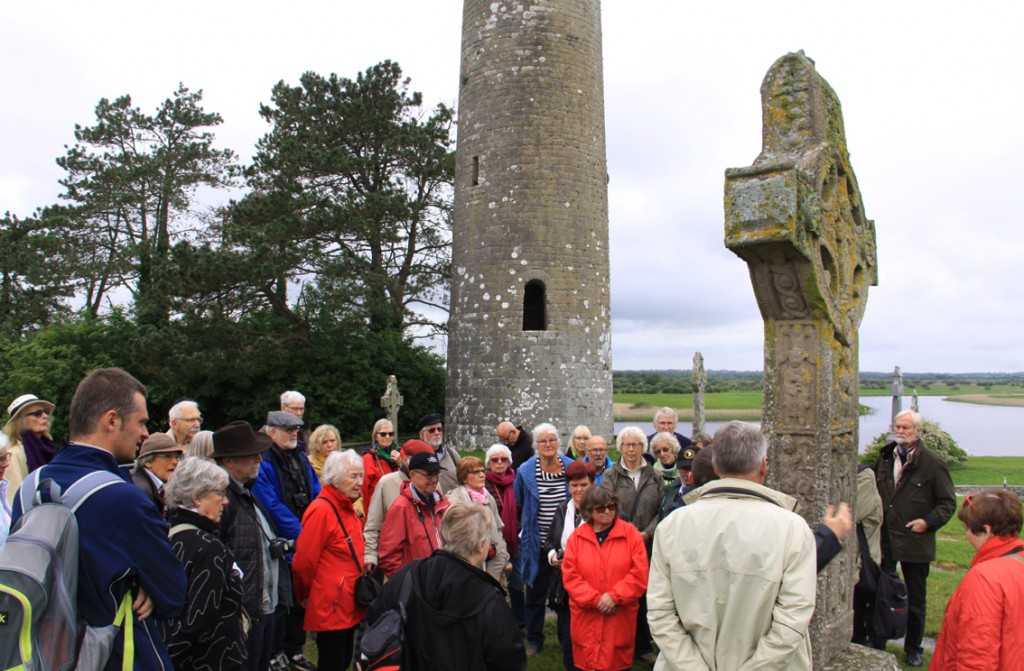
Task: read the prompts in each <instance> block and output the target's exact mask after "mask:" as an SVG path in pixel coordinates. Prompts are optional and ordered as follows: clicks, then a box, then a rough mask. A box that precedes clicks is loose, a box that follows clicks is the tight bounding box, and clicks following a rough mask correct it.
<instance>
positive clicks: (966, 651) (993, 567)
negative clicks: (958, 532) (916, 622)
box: [929, 489, 1024, 671]
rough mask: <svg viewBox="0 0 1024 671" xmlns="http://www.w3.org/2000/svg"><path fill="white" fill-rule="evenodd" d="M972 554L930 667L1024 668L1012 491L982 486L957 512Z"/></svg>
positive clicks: (1023, 608) (1017, 509)
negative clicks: (972, 556) (978, 492)
mask: <svg viewBox="0 0 1024 671" xmlns="http://www.w3.org/2000/svg"><path fill="white" fill-rule="evenodd" d="M958 517H959V518H960V521H961V522H963V523H964V526H965V527H966V528H967V540H968V541H969V542H970V544H971V545H973V546H974V549H975V550H977V554H975V555H974V560H973V561H971V570H969V571H968V572H967V575H965V576H964V579H963V580H962V581H961V582H960V586H959V587H957V588H956V591H955V592H953V596H952V597H950V599H949V605H947V606H946V615H945V617H943V619H942V629H941V630H940V631H939V640H938V641H937V642H936V644H935V654H934V655H932V663H931V666H930V667H929V669H930V670H931V671H936V670H941V671H968V670H977V671H982V670H984V671H1020V670H1021V669H1024V626H1021V620H1022V619H1024V541H1022V540H1021V539H1020V530H1021V523H1022V521H1024V513H1022V511H1021V504H1020V499H1018V498H1017V495H1016V494H1012V493H1011V492H1009V491H1006V490H1002V489H987V490H985V491H983V492H981V493H980V494H972V495H970V496H968V497H967V498H965V499H964V503H963V506H962V507H961V508H960V513H959V515H958Z"/></svg>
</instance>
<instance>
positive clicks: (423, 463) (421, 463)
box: [409, 452, 441, 473]
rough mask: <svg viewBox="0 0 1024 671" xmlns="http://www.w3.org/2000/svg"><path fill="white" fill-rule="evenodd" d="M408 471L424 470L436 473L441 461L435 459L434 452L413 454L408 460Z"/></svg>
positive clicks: (439, 468)
mask: <svg viewBox="0 0 1024 671" xmlns="http://www.w3.org/2000/svg"><path fill="white" fill-rule="evenodd" d="M409 470H410V471H425V472H427V473H437V472H439V471H440V470H441V462H439V461H438V460H437V455H436V454H425V453H423V452H421V453H419V454H415V455H413V457H412V459H410V460H409Z"/></svg>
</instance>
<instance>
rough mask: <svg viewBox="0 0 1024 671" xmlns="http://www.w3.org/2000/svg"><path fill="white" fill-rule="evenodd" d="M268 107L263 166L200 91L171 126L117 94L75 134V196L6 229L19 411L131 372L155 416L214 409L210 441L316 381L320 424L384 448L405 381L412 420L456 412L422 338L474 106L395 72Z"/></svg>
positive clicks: (439, 325)
mask: <svg viewBox="0 0 1024 671" xmlns="http://www.w3.org/2000/svg"><path fill="white" fill-rule="evenodd" d="M259 113H260V116H261V117H262V118H263V119H264V121H266V123H267V125H268V130H267V132H266V134H265V135H264V136H263V137H262V138H261V139H260V140H259V141H258V142H257V144H256V147H255V155H254V158H253V160H252V163H251V164H249V165H242V164H240V163H239V162H238V159H237V157H236V156H235V154H234V153H233V152H232V151H230V150H228V149H224V148H219V147H218V146H217V143H216V137H215V130H216V128H217V127H218V126H220V125H221V124H222V121H223V120H222V118H221V116H220V115H219V114H217V113H216V112H211V111H207V110H206V109H204V108H203V105H202V91H192V90H190V89H189V88H188V87H186V86H184V85H179V87H178V88H177V90H175V91H173V92H172V94H171V95H170V97H168V98H167V99H166V100H165V101H164V102H162V103H161V104H160V105H159V106H158V107H157V108H156V110H155V111H154V112H152V113H148V112H145V111H143V110H142V109H140V107H138V106H136V105H135V104H134V103H133V102H132V99H131V96H130V95H122V96H120V97H117V98H114V99H112V100H111V99H107V98H104V99H102V100H100V101H99V103H98V104H97V105H96V108H95V120H94V122H93V123H92V124H91V125H76V126H75V129H74V138H75V142H74V144H73V145H71V146H66V147H65V149H66V152H65V154H64V155H63V156H59V157H57V159H56V161H57V164H58V165H59V166H60V168H61V169H62V170H63V176H62V178H61V180H60V185H61V187H62V188H63V192H62V193H61V195H60V197H59V202H57V203H52V204H46V205H43V206H41V207H39V208H38V209H37V210H36V211H35V212H34V213H33V214H32V215H31V216H27V217H18V216H16V215H14V214H11V213H10V212H7V213H6V214H5V215H4V217H3V225H2V232H0V236H2V237H0V274H2V277H0V373H2V375H0V398H4V399H13V398H14V397H16V396H18V395H20V394H24V393H34V394H37V395H39V396H40V397H44V398H47V399H49V400H53V401H54V402H56V403H58V404H59V405H61V406H63V408H64V409H66V406H67V403H68V402H69V400H70V398H71V393H72V391H73V389H74V385H75V384H76V383H77V381H78V380H79V379H80V378H81V377H82V375H84V373H85V372H86V371H88V370H89V369H91V368H94V367H96V366H110V365H116V366H121V367H124V368H125V369H127V370H129V371H130V372H132V373H133V374H134V375H136V376H137V377H138V378H139V379H141V380H142V381H143V382H145V383H146V384H147V385H148V386H149V388H150V392H151V416H152V417H154V418H160V419H162V418H165V417H166V414H165V410H166V409H167V408H168V407H169V406H170V405H172V404H173V403H174V402H176V401H177V400H179V399H181V398H193V399H195V400H197V401H199V403H200V405H201V408H202V412H203V414H204V416H205V417H206V418H207V421H206V422H205V425H206V427H207V428H213V427H216V426H218V425H219V424H221V423H223V422H225V421H228V420H231V419H238V418H245V419H249V420H251V421H254V422H256V421H259V420H260V419H261V418H262V416H263V414H264V413H265V412H266V411H267V410H268V409H273V408H274V407H275V406H276V399H277V396H278V395H279V394H280V393H281V392H282V391H284V390H285V389H298V390H300V391H302V392H303V393H304V394H306V396H307V397H308V399H309V403H308V407H309V411H308V413H307V418H308V420H309V421H311V422H313V423H321V422H327V421H330V422H332V423H335V424H337V425H338V426H339V428H340V429H341V431H342V435H343V436H346V437H348V436H357V437H365V438H368V436H369V431H370V428H371V426H372V423H373V421H374V419H375V418H377V417H379V416H380V415H381V410H380V408H379V406H378V398H379V396H380V395H381V394H383V392H384V388H385V384H386V380H387V376H388V375H389V374H395V375H397V376H398V378H399V385H400V388H401V391H402V394H403V396H404V397H405V403H406V405H405V407H404V408H403V413H402V424H403V425H404V424H405V423H406V422H409V423H410V424H411V423H412V422H415V419H416V417H418V416H419V415H420V414H423V413H425V412H428V411H433V410H437V409H440V408H441V406H442V403H443V398H444V370H443V361H442V360H441V359H440V358H439V357H438V356H437V355H435V354H433V353H431V352H430V351H428V350H427V349H426V348H424V347H422V346H421V345H419V344H417V343H418V342H419V340H418V339H419V338H422V337H424V336H429V335H434V334H437V333H438V332H442V331H443V330H444V329H445V328H446V320H447V297H448V282H449V266H450V256H449V249H450V244H451V208H452V194H453V178H454V151H453V138H452V131H453V124H454V113H453V110H452V109H450V108H449V107H447V106H445V105H437V106H436V107H434V108H433V109H427V108H426V107H425V105H424V102H423V96H422V94H421V93H419V92H414V91H412V90H411V89H410V81H409V79H408V78H404V77H403V76H402V71H401V68H400V67H399V66H398V64H396V63H394V62H390V61H384V62H381V63H378V64H376V65H374V66H372V67H370V68H368V69H367V70H366V71H365V72H361V73H358V74H357V75H356V77H355V78H351V79H350V78H345V77H340V76H338V75H335V74H331V75H329V76H322V75H319V74H316V73H314V72H307V73H305V74H303V75H302V76H301V77H300V78H299V82H298V84H297V85H290V84H288V83H286V82H284V81H281V82H279V83H278V84H276V85H275V86H274V87H273V88H272V90H271V92H270V102H269V103H266V104H262V105H261V106H260V109H259ZM211 202H227V204H226V205H219V206H211V205H209V203H211ZM160 419H158V421H157V422H156V424H159V423H160ZM56 420H57V431H58V432H60V431H61V430H62V428H63V426H64V425H63V421H64V419H63V416H62V415H61V413H60V412H59V411H58V415H57V417H56ZM164 421H165V419H164ZM402 428H403V430H407V429H408V428H411V427H407V426H403V427H402Z"/></svg>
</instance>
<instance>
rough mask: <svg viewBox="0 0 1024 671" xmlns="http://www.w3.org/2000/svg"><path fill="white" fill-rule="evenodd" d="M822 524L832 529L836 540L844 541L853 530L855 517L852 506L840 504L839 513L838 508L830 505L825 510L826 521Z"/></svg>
mask: <svg viewBox="0 0 1024 671" xmlns="http://www.w3.org/2000/svg"><path fill="white" fill-rule="evenodd" d="M821 523H822V524H824V525H825V526H827V527H828V528H829V529H831V530H832V533H834V534H835V535H836V538H838V539H839V540H843V539H844V538H846V535H847V534H849V533H850V529H852V528H853V515H852V514H851V513H850V506H848V505H846V504H845V503H840V504H839V512H836V507H835V506H832V505H830V506H829V507H828V508H827V509H826V510H825V519H823V520H822V521H821Z"/></svg>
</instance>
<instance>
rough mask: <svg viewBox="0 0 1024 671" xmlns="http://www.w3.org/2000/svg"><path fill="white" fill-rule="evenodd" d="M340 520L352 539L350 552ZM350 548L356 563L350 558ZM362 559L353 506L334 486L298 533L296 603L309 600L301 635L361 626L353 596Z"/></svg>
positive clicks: (315, 504)
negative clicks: (303, 630)
mask: <svg viewBox="0 0 1024 671" xmlns="http://www.w3.org/2000/svg"><path fill="white" fill-rule="evenodd" d="M332 505H333V506H334V508H333V509H332V508H331V506H332ZM335 510H336V511H337V513H338V514H337V515H335V514H334V513H335ZM339 517H340V518H341V520H342V522H344V524H345V530H347V531H348V537H349V538H351V539H352V546H351V549H350V547H349V544H348V541H347V540H346V538H345V533H344V532H343V531H342V529H341V525H339V524H338V518H339ZM352 549H354V550H355V556H356V557H357V558H358V559H359V564H357V563H356V560H355V559H353V558H352ZM362 557H363V526H362V525H361V524H360V523H359V517H357V516H356V511H355V508H354V507H353V506H352V501H350V500H348V499H347V498H345V497H344V496H342V495H341V493H340V492H338V490H337V489H335V488H334V487H331V486H330V485H328V486H326V487H324V488H323V490H322V491H321V492H320V496H318V497H317V498H316V500H315V501H313V503H311V504H310V506H309V509H308V510H306V514H305V515H303V517H302V533H300V534H299V540H298V541H297V542H296V546H295V557H294V558H293V559H292V575H293V576H294V584H295V600H296V602H298V603H302V602H303V601H305V600H307V599H308V602H307V603H306V620H305V629H306V631H339V630H341V629H350V628H351V627H354V626H356V625H357V624H359V623H360V622H361V621H362V619H363V615H365V613H366V609H365V608H363V607H362V606H360V605H358V604H357V603H356V597H355V591H356V580H357V579H358V578H359V576H361V575H362V573H363V571H362V561H363V559H362Z"/></svg>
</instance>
